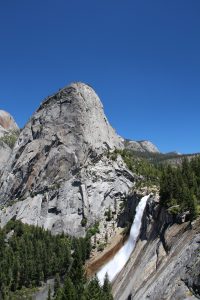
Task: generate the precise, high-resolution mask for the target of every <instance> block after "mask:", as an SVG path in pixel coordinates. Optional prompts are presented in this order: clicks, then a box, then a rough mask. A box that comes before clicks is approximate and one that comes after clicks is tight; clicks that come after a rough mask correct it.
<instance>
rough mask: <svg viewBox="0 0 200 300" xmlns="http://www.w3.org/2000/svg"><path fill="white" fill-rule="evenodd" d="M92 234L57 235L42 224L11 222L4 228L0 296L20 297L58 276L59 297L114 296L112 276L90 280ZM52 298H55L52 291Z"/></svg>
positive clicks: (60, 299)
mask: <svg viewBox="0 0 200 300" xmlns="http://www.w3.org/2000/svg"><path fill="white" fill-rule="evenodd" d="M90 249H91V245H90V236H89V235H87V237H86V238H79V239H76V238H71V237H67V236H65V235H64V234H62V235H57V236H53V235H52V234H51V233H50V232H49V231H46V230H44V229H42V228H39V227H34V226H30V225H26V224H22V223H21V222H20V221H10V222H9V223H8V224H7V225H6V226H5V227H4V229H0V293H1V295H0V298H2V299H4V300H5V299H6V300H8V299H21V298H23V294H21V298H20V297H18V298H17V297H16V296H15V295H16V294H19V292H20V291H23V289H24V288H28V289H30V288H33V287H39V286H40V285H42V284H43V283H44V282H45V281H46V280H47V279H48V278H52V277H55V278H56V280H55V293H54V297H53V298H54V299H56V300H66V299H67V300H75V299H79V300H80V299H83V300H92V299H94V300H95V299H108V300H110V299H112V295H111V288H110V284H109V281H108V278H106V279H105V283H104V286H103V287H101V286H100V285H99V282H98V280H97V278H94V279H93V280H91V281H90V282H87V280H86V277H85V274H84V263H85V261H86V259H87V258H89V256H90ZM49 298H50V299H52V297H51V295H50V294H49Z"/></svg>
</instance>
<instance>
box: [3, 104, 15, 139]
mask: <svg viewBox="0 0 200 300" xmlns="http://www.w3.org/2000/svg"><path fill="white" fill-rule="evenodd" d="M18 130H19V127H18V125H17V124H16V122H15V120H14V119H13V117H12V116H11V115H10V114H9V113H7V112H6V111H4V110H0V137H2V136H4V135H5V134H6V133H9V132H11V131H18Z"/></svg>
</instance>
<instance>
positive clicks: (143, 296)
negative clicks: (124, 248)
mask: <svg viewBox="0 0 200 300" xmlns="http://www.w3.org/2000/svg"><path fill="white" fill-rule="evenodd" d="M199 224H200V220H196V221H195V222H194V223H193V224H191V223H190V222H184V223H181V224H178V223H176V219H175V218H174V217H173V216H172V215H170V214H169V213H168V212H167V211H166V210H165V209H164V208H161V207H160V205H159V203H157V202H154V201H150V202H149V203H148V204H147V208H146V212H145V214H144V216H143V226H142V228H141V235H140V239H139V241H138V243H137V246H136V248H135V250H134V252H133V253H132V256H131V258H130V260H129V262H128V263H127V265H126V267H125V268H124V269H123V270H122V272H121V273H120V274H119V275H118V277H117V278H116V280H115V283H114V286H113V290H114V299H115V300H127V299H128V300H131V299H134V300H147V299H149V300H161V299H163V300H165V299H167V300H174V299H198V298H199V297H200V281H199V275H200V272H199V265H200V255H199V253H200V229H199V228H200V227H199Z"/></svg>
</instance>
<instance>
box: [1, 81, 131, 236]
mask: <svg viewBox="0 0 200 300" xmlns="http://www.w3.org/2000/svg"><path fill="white" fill-rule="evenodd" d="M115 148H123V141H122V139H121V138H120V137H119V136H117V134H116V133H115V131H114V130H113V128H112V127H111V126H110V125H109V123H108V121H107V119H106V117H105V115H104V112H103V107H102V104H101V102H100V100H99V98H98V96H97V95H96V94H95V92H94V91H93V89H92V88H91V87H89V86H87V85H85V84H83V83H74V84H72V85H70V86H68V87H66V88H64V89H62V90H60V91H59V92H58V93H57V94H55V95H53V96H52V97H49V98H47V99H46V100H45V101H44V102H43V103H42V104H41V106H40V107H39V109H38V110H37V111H36V113H35V114H34V115H33V117H32V118H31V119H30V121H29V122H28V124H27V125H26V126H25V128H24V129H23V130H22V132H21V134H20V136H19V138H18V141H17V143H16V145H15V147H14V149H13V152H12V155H11V158H10V159H9V163H8V165H7V168H6V170H5V171H4V173H3V176H2V179H1V183H0V202H1V203H2V204H5V205H6V208H4V211H2V212H1V213H0V220H1V225H4V224H5V223H6V222H7V221H8V220H9V219H11V218H16V219H20V220H22V221H23V222H26V223H29V224H35V225H36V224H38V225H40V226H44V227H45V228H48V229H50V230H52V232H54V233H58V232H62V231H64V232H67V233H69V234H73V235H79V236H80V235H84V232H85V228H84V227H83V226H82V225H81V223H82V220H83V219H84V222H85V220H87V225H90V224H92V223H94V220H95V221H96V220H98V219H99V218H100V217H102V215H104V212H105V210H106V209H107V208H108V206H112V205H114V198H116V199H121V198H123V197H125V196H126V195H127V194H128V192H129V189H130V188H131V187H132V186H133V182H134V177H133V175H132V174H131V173H130V172H129V171H128V170H127V169H126V166H125V165H124V163H123V161H122V160H121V159H120V157H118V159H117V160H116V161H112V160H111V159H109V155H108V151H112V150H114V149H115Z"/></svg>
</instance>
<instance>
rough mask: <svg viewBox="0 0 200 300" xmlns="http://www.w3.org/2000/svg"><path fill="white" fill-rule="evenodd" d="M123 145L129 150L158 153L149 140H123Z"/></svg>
mask: <svg viewBox="0 0 200 300" xmlns="http://www.w3.org/2000/svg"><path fill="white" fill-rule="evenodd" d="M124 145H125V148H126V149H130V150H133V151H135V152H150V153H160V151H159V150H158V148H157V147H156V146H155V145H154V144H153V143H152V142H150V141H130V140H125V141H124Z"/></svg>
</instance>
